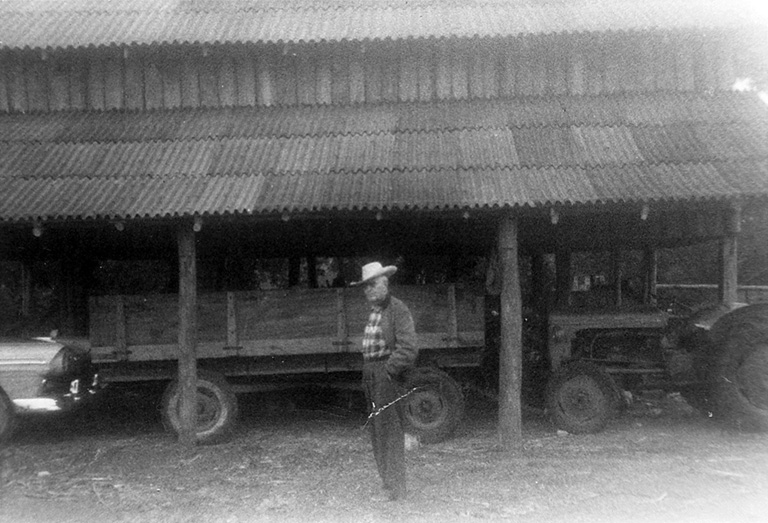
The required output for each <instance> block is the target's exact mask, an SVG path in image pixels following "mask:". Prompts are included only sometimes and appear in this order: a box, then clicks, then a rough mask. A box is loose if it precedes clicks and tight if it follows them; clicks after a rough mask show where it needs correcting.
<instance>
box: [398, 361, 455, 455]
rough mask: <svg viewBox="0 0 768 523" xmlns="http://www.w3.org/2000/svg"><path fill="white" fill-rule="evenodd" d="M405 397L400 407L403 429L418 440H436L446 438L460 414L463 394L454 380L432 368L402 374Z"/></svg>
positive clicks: (432, 441) (424, 441)
mask: <svg viewBox="0 0 768 523" xmlns="http://www.w3.org/2000/svg"><path fill="white" fill-rule="evenodd" d="M403 381H404V383H405V392H408V391H413V392H411V393H410V395H409V396H408V397H407V398H406V400H405V403H404V405H403V408H402V410H401V412H402V415H403V423H404V425H405V431H406V432H408V433H410V434H416V435H418V436H419V440H420V441H421V442H422V443H439V442H440V441H444V440H445V439H447V438H448V437H450V436H451V435H452V434H453V433H454V431H455V430H456V427H457V426H458V424H459V422H460V421H461V420H462V418H463V417H464V394H463V393H462V392H461V387H459V384H458V383H456V381H455V380H454V379H453V378H451V377H450V376H449V375H448V374H446V373H445V372H443V371H441V370H439V369H436V368H432V367H417V368H414V369H411V370H409V371H407V372H406V373H405V376H404V380H403Z"/></svg>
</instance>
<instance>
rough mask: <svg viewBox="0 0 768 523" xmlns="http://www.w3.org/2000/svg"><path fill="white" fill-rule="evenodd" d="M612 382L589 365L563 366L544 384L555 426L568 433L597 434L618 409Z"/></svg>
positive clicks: (615, 388)
mask: <svg viewBox="0 0 768 523" xmlns="http://www.w3.org/2000/svg"><path fill="white" fill-rule="evenodd" d="M618 390H619V388H618V387H617V386H616V384H615V383H614V381H613V379H612V378H611V377H610V376H609V375H608V374H607V373H606V372H604V371H603V370H601V369H600V368H599V367H597V366H595V365H592V364H590V363H584V362H573V363H569V364H566V365H565V366H563V367H562V368H561V369H560V370H559V371H558V372H557V373H555V374H554V375H553V376H552V378H551V379H550V380H549V383H548V384H547V410H548V412H549V415H550V417H551V418H552V422H553V423H554V424H555V426H556V427H557V428H558V429H560V430H564V431H566V432H569V433H571V434H594V433H596V432H600V431H601V430H603V429H604V428H605V426H606V425H607V424H608V421H609V420H610V419H611V418H612V417H614V416H615V415H616V414H617V413H618V411H619V408H620V398H619V397H618V393H617V391H618Z"/></svg>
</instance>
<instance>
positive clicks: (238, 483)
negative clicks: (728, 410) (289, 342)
mask: <svg viewBox="0 0 768 523" xmlns="http://www.w3.org/2000/svg"><path fill="white" fill-rule="evenodd" d="M305 400H306V398H305ZM297 404H301V405H303V408H296V405H297ZM347 405H348V403H345V402H344V401H341V400H340V399H339V398H333V399H331V398H328V397H326V396H325V395H324V394H317V393H316V394H314V395H310V398H309V401H295V398H294V400H289V399H286V396H284V395H282V396H273V397H271V398H270V397H265V396H246V397H241V418H242V422H241V424H240V426H239V428H238V431H237V433H236V434H235V437H234V438H233V439H232V440H230V441H229V442H227V443H223V444H219V445H212V446H202V447H196V448H193V449H184V448H182V447H180V446H179V445H178V444H177V443H176V442H175V440H174V439H173V438H172V437H171V436H169V435H168V434H166V433H164V432H163V429H162V426H161V423H160V416H159V414H158V412H157V410H156V408H155V406H154V404H153V403H152V402H151V401H149V400H147V399H141V398H128V399H127V400H115V399H113V400H110V401H106V402H104V403H103V404H102V405H100V406H99V407H98V408H93V409H90V410H87V411H83V412H80V413H76V414H74V415H73V414H69V415H59V416H54V417H51V416H47V417H40V416H34V417H27V418H25V419H24V420H23V423H22V426H21V428H20V430H19V432H18V433H17V434H16V436H15V437H14V439H13V440H12V441H11V443H10V445H9V446H7V447H6V448H5V449H2V450H0V522H3V523H5V522H13V523H23V522H34V523H46V522H70V521H72V522H74V521H77V522H83V521H99V522H228V523H238V522H251V521H259V522H262V521H264V522H273V521H274V522H284V521H313V522H315V521H318V522H323V521H328V522H374V521H397V522H432V521H439V522H452V521H517V522H539V521H547V522H549V521H551V522H565V521H568V522H570V523H574V522H603V521H604V522H625V521H626V522H629V521H643V522H647V521H653V522H656V521H658V522H661V521H665V522H666V521H680V522H682V521H690V522H694V521H695V522H703V521H711V522H748V521H755V522H757V521H766V520H768V435H765V434H746V433H738V432H733V431H727V430H723V429H722V428H721V427H720V426H718V425H717V424H715V423H714V422H712V421H711V420H709V419H707V418H706V416H701V415H699V414H698V413H697V412H695V411H693V410H692V409H690V407H688V406H687V404H685V402H684V401H682V400H681V399H680V398H679V397H678V396H674V395H672V396H659V397H655V398H653V397H648V398H645V399H644V400H641V401H638V402H636V403H635V404H634V406H633V407H632V408H631V409H630V411H629V412H628V413H627V414H626V415H625V416H624V417H623V418H621V419H620V420H617V421H616V422H615V423H613V424H612V425H611V426H610V427H609V429H608V430H607V431H605V432H603V433H601V434H596V435H582V436H575V435H569V434H563V433H560V434H558V433H557V431H556V430H555V429H554V428H553V427H552V425H550V423H549V422H548V421H547V420H546V419H545V418H544V417H543V416H541V415H540V413H537V412H528V413H527V415H526V419H525V422H524V425H523V441H522V442H521V445H520V448H519V450H517V451H513V452H503V451H501V450H500V449H499V447H498V445H497V441H498V438H497V432H496V410H495V408H494V406H493V405H492V404H490V403H488V402H485V401H482V400H479V399H473V400H471V401H469V405H468V407H469V408H468V414H467V419H466V420H465V421H464V423H463V425H462V427H461V429H460V430H459V432H458V433H457V434H456V436H455V437H454V438H453V439H451V440H450V441H446V442H444V443H440V444H434V445H429V446H421V447H419V448H417V449H415V450H412V451H409V452H408V481H409V498H408V499H407V500H406V501H403V502H395V503H392V502H386V501H377V500H374V499H372V498H373V497H374V496H375V495H376V494H378V493H379V492H380V490H379V480H378V478H377V476H376V473H375V469H374V465H373V459H372V455H371V452H370V443H369V440H368V436H367V432H366V431H365V430H364V429H362V425H363V422H364V419H363V417H362V416H361V415H360V414H359V412H357V411H354V410H349V409H347V408H346V407H345V406H347Z"/></svg>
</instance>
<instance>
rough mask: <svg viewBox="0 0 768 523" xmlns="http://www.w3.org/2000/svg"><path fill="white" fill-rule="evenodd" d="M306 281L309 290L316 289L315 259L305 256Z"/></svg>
mask: <svg viewBox="0 0 768 523" xmlns="http://www.w3.org/2000/svg"><path fill="white" fill-rule="evenodd" d="M307 279H308V280H309V288H310V289H317V258H315V257H314V256H312V255H310V256H307Z"/></svg>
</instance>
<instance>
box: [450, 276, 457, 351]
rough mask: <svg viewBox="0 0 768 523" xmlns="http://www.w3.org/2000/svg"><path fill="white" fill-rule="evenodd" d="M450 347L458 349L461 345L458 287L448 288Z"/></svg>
mask: <svg viewBox="0 0 768 523" xmlns="http://www.w3.org/2000/svg"><path fill="white" fill-rule="evenodd" d="M447 338H448V339H447V342H448V346H449V347H458V345H459V318H458V311H457V310H456V286H455V285H453V284H451V285H449V286H448V336H447Z"/></svg>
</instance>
